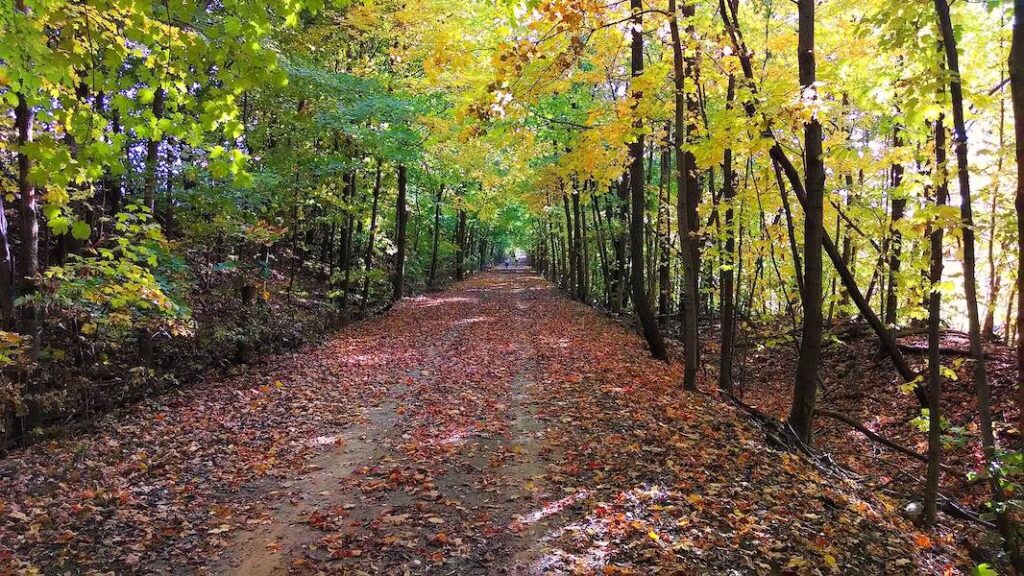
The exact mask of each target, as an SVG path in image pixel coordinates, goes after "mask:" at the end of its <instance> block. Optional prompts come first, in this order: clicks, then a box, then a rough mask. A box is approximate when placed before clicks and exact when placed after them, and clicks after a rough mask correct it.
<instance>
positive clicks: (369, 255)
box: [360, 160, 381, 314]
mask: <svg viewBox="0 0 1024 576" xmlns="http://www.w3.org/2000/svg"><path fill="white" fill-rule="evenodd" d="M380 188H381V161H380V160H377V175H376V177H375V178H374V180H373V208H372V209H371V210H370V237H369V238H368V239H367V240H366V256H365V258H364V259H363V297H362V299H361V301H360V313H362V314H365V313H366V303H367V302H368V301H369V299H370V269H371V268H372V265H373V244H374V242H375V241H376V239H377V207H378V205H379V203H380Z"/></svg>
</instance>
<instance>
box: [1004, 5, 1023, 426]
mask: <svg viewBox="0 0 1024 576" xmlns="http://www.w3.org/2000/svg"><path fill="white" fill-rule="evenodd" d="M1013 8H1014V10H1013V41H1012V42H1011V44H1010V62H1009V68H1010V94H1011V98H1012V100H1013V134H1014V137H1015V138H1014V139H1015V141H1016V144H1015V148H1014V152H1015V155H1014V158H1015V160H1016V164H1017V189H1016V194H1015V196H1014V208H1015V209H1016V212H1017V250H1018V252H1017V253H1018V254H1022V255H1024V0H1014V3H1013ZM1016 291H1017V319H1016V324H1017V342H1016V351H1017V392H1016V400H1017V413H1018V417H1017V418H1018V420H1017V429H1018V430H1024V338H1021V337H1020V335H1021V334H1024V257H1021V256H1018V258H1017V282H1016ZM1006 332H1007V336H1009V332H1010V325H1009V324H1007V325H1006ZM1007 343H1008V344H1009V337H1007ZM1022 438H1024V436H1022Z"/></svg>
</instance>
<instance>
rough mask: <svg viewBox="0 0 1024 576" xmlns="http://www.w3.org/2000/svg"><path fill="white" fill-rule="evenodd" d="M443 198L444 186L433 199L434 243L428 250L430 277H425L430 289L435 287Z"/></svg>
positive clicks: (442, 185) (438, 189)
mask: <svg viewBox="0 0 1024 576" xmlns="http://www.w3.org/2000/svg"><path fill="white" fill-rule="evenodd" d="M442 196H444V184H441V185H440V186H438V188H437V196H436V197H435V198H434V243H433V247H432V248H431V249H430V275H429V276H428V277H427V286H428V287H429V288H431V289H433V288H436V287H437V247H438V244H439V243H440V242H441V198H442Z"/></svg>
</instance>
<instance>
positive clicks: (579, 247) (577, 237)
mask: <svg viewBox="0 0 1024 576" xmlns="http://www.w3.org/2000/svg"><path fill="white" fill-rule="evenodd" d="M572 226H573V230H572V240H573V254H574V257H575V260H576V261H575V266H576V274H575V276H576V299H577V300H579V301H580V302H586V301H587V275H586V271H585V270H584V268H583V223H582V218H581V215H580V194H579V192H578V191H576V190H573V193H572Z"/></svg>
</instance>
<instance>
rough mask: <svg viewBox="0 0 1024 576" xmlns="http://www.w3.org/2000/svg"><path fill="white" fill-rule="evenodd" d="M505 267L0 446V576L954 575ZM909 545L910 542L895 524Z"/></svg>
mask: <svg viewBox="0 0 1024 576" xmlns="http://www.w3.org/2000/svg"><path fill="white" fill-rule="evenodd" d="M680 378H681V370H680V366H679V365H678V364H670V365H666V364H664V363H662V362H658V361H655V360H652V359H650V358H649V356H648V355H647V354H646V352H645V350H644V349H643V345H642V341H641V340H640V339H639V338H638V337H637V336H636V335H635V334H633V333H631V332H629V331H628V330H627V329H625V328H624V327H622V326H620V325H619V324H617V323H615V322H613V321H611V320H608V319H606V318H604V317H602V316H600V315H599V314H598V313H597V312H595V311H593V310H591V309H589V308H588V307H586V306H584V305H582V304H579V303H574V302H571V301H569V300H567V299H566V298H564V297H563V296H561V295H560V294H559V293H557V292H556V291H555V290H554V289H553V288H552V287H551V286H550V285H549V284H548V283H546V282H545V281H544V280H542V279H540V278H538V277H536V276H534V275H532V274H530V273H528V272H523V271H516V272H491V273H486V274H482V275H480V276H477V277H475V278H472V279H470V280H468V281H465V282H463V283H460V284H459V285H457V286H456V287H454V288H453V289H451V290H449V291H447V292H444V293H440V294H434V295H431V296H424V297H419V298H411V299H407V300H405V301H403V302H401V303H399V304H398V305H396V306H395V307H394V308H393V309H392V310H391V311H390V312H389V313H388V314H386V315H385V316H383V317H381V318H377V319H372V320H369V321H365V322H360V323H357V324H354V325H352V326H350V327H348V328H346V329H345V330H344V331H342V332H341V333H340V334H339V335H338V336H337V337H335V338H333V339H332V340H331V341H330V342H328V343H327V344H325V345H323V346H319V347H315V348H310V349H308V350H305V351H303V352H300V353H296V354H292V355H288V356H282V357H279V358H275V359H273V360H272V361H270V362H267V363H266V364H264V365H261V366H254V367H252V368H251V369H249V370H248V371H247V372H246V373H244V374H242V375H239V376H237V377H234V378H230V379H228V380H224V381H211V382H206V383H203V384H200V385H197V386H194V387H191V388H189V389H184V390H181V391H179V392H176V393H174V394H171V395H167V396H164V397H161V398H158V399H156V400H152V401H149V402H146V403H142V404H139V405H138V406H135V407H132V408H130V409H126V410H124V411H122V412H119V413H116V414H112V415H111V416H109V417H108V418H106V419H105V420H104V421H103V422H101V423H100V424H99V425H98V426H96V428H95V429H94V430H93V431H91V432H89V433H86V434H83V435H80V436H78V437H74V438H64V439H61V440H58V441H53V442H49V443H46V444H41V445H38V446H34V447H32V448H30V449H27V450H23V451H20V452H18V453H15V454H14V455H12V456H10V457H9V458H7V459H6V460H4V461H2V462H0V566H2V567H3V568H2V569H0V572H10V573H18V572H29V571H31V570H37V571H39V572H42V573H48V574H49V573H62V572H81V573H89V572H93V573H103V572H109V571H114V572H116V573H145V574H189V573H199V574H204V573H205V574H235V575H242V574H246V575H254V576H258V575H260V574H467V575H470V574H480V575H490V574H522V575H527V574H726V573H733V574H761V573H778V574H833V573H857V574H881V573H886V574H899V573H916V572H927V573H942V572H944V571H948V572H951V573H954V572H956V571H957V570H958V569H960V568H963V567H965V566H966V564H965V560H964V558H963V556H962V553H961V552H960V551H959V550H956V549H955V548H952V547H949V546H947V545H946V544H944V543H943V542H941V541H930V542H929V546H920V545H919V544H920V543H919V542H916V543H915V531H914V529H913V527H912V526H911V525H909V524H908V523H906V522H905V521H903V520H902V519H901V518H900V517H899V515H898V512H897V510H896V505H895V503H894V502H892V501H890V500H888V499H886V498H884V497H881V496H878V495H876V494H873V493H868V492H865V491H863V490H861V489H859V488H858V487H857V486H855V485H853V484H852V483H848V482H845V481H840V480H837V479H835V478H826V477H822V476H821V475H820V474H819V473H818V472H817V471H815V470H814V468H813V467H811V466H810V465H809V464H807V463H806V462H804V461H803V460H801V459H800V458H798V457H795V456H792V455H789V454H785V453H780V452H778V451H776V450H774V449H772V448H769V447H768V446H767V445H766V443H765V442H764V440H763V438H762V436H761V434H760V433H759V432H758V430H757V429H756V428H754V427H753V426H752V425H750V424H749V423H748V422H746V421H745V420H744V417H743V416H742V415H740V414H738V413H737V412H736V411H735V410H734V409H733V408H731V407H729V406H727V405H725V404H723V403H722V402H719V401H717V400H716V399H714V398H712V397H709V396H705V395H701V394H690V393H684V392H683V391H682V390H681V387H680V385H679V382H680ZM918 540H919V539H918Z"/></svg>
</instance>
